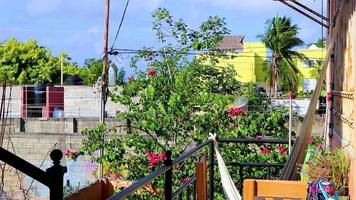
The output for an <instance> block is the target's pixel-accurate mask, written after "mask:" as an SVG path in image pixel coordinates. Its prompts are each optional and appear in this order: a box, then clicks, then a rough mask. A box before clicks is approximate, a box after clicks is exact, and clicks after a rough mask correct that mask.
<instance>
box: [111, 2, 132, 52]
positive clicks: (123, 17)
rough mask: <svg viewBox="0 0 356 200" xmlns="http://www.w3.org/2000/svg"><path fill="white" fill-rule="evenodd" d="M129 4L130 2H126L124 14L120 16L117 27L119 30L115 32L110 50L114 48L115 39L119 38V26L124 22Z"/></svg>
mask: <svg viewBox="0 0 356 200" xmlns="http://www.w3.org/2000/svg"><path fill="white" fill-rule="evenodd" d="M129 3H130V0H127V1H126V5H125V9H124V12H123V13H122V16H121V20H120V25H119V28H118V29H117V32H116V35H115V39H114V42H113V43H112V46H111V49H112V48H114V45H115V42H116V40H117V37H118V36H119V33H120V30H121V26H122V23H123V22H124V19H125V15H126V11H127V7H128V6H129Z"/></svg>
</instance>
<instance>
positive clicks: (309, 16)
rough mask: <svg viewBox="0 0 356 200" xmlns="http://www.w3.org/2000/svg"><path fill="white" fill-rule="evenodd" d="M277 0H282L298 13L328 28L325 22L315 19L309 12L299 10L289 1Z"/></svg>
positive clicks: (281, 0)
mask: <svg viewBox="0 0 356 200" xmlns="http://www.w3.org/2000/svg"><path fill="white" fill-rule="evenodd" d="M278 1H280V2H282V3H283V4H284V5H286V6H288V7H290V8H292V9H293V10H295V11H297V12H299V13H300V14H302V15H304V16H306V17H308V18H309V19H311V20H313V21H314V22H316V23H318V24H319V25H321V26H323V27H325V28H327V29H329V25H327V24H325V23H323V22H321V21H319V20H317V19H315V18H314V17H312V16H311V15H309V14H307V13H305V12H303V11H302V10H300V9H299V8H297V7H295V6H293V5H291V4H289V3H287V2H286V1H284V0H278Z"/></svg>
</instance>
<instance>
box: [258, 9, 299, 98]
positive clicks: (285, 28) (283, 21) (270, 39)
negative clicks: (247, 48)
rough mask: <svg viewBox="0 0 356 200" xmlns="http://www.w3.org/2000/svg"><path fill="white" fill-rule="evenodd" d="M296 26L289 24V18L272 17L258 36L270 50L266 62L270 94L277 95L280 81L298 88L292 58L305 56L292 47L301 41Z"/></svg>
mask: <svg viewBox="0 0 356 200" xmlns="http://www.w3.org/2000/svg"><path fill="white" fill-rule="evenodd" d="M297 34H298V27H297V26H296V25H292V24H291V20H290V18H287V17H279V16H277V17H274V18H272V19H269V20H267V22H266V29H265V33H264V34H261V35H259V36H258V37H259V38H260V39H261V41H262V42H263V43H264V44H265V45H266V47H267V48H269V49H270V50H271V51H272V58H271V61H270V63H269V64H268V79H267V81H268V86H269V87H270V94H271V93H272V91H273V92H274V96H277V91H278V87H279V86H280V84H281V81H284V82H283V84H284V85H286V86H288V88H289V89H290V90H294V91H295V90H297V89H298V82H299V80H298V76H297V75H298V73H299V70H298V68H297V66H296V63H295V62H294V61H293V58H299V59H305V56H304V55H303V54H301V53H299V52H297V51H294V50H293V48H295V47H298V46H301V45H302V44H303V41H302V40H301V39H300V38H298V37H297Z"/></svg>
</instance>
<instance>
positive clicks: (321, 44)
mask: <svg viewBox="0 0 356 200" xmlns="http://www.w3.org/2000/svg"><path fill="white" fill-rule="evenodd" d="M325 44H326V38H324V37H323V38H319V39H318V40H317V41H316V43H315V45H316V46H317V47H319V48H325Z"/></svg>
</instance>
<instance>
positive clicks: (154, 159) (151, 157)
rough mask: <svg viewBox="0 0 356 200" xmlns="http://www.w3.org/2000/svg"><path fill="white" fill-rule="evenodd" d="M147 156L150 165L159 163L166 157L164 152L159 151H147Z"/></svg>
mask: <svg viewBox="0 0 356 200" xmlns="http://www.w3.org/2000/svg"><path fill="white" fill-rule="evenodd" d="M147 157H148V161H149V162H150V165H151V166H156V165H157V164H159V163H160V162H162V161H164V160H165V159H166V158H167V156H166V153H165V152H161V153H152V152H148V153H147Z"/></svg>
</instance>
